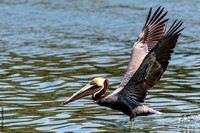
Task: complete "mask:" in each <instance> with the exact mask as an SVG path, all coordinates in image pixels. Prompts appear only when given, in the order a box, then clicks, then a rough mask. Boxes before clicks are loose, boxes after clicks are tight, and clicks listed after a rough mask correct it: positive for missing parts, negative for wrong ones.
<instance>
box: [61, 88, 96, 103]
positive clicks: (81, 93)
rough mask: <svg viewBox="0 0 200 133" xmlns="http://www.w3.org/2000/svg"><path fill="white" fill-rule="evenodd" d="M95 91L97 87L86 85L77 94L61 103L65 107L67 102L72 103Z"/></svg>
mask: <svg viewBox="0 0 200 133" xmlns="http://www.w3.org/2000/svg"><path fill="white" fill-rule="evenodd" d="M97 90H98V86H94V85H91V84H87V85H86V86H84V87H83V88H82V89H80V90H79V91H78V92H76V93H75V94H74V95H72V96H71V97H70V98H69V99H68V100H66V101H65V102H64V103H63V105H65V104H67V103H69V102H72V101H74V100H77V99H80V98H81V97H84V96H88V95H91V94H93V93H94V92H95V91H97Z"/></svg>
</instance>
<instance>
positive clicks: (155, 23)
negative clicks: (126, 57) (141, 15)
mask: <svg viewBox="0 0 200 133" xmlns="http://www.w3.org/2000/svg"><path fill="white" fill-rule="evenodd" d="M163 10H164V8H162V9H161V7H159V8H158V9H157V10H156V11H155V13H154V14H153V15H152V17H151V12H152V8H151V9H150V11H149V14H148V16H147V20H146V22H145V25H144V27H143V30H142V32H141V33H140V35H139V37H138V39H137V41H136V43H135V44H134V45H133V49H132V54H131V58H130V61H129V64H128V68H127V70H126V73H125V75H124V77H123V79H122V81H121V84H120V87H121V88H123V87H124V86H125V85H126V84H127V83H128V81H129V80H130V78H131V77H132V76H133V74H134V73H135V72H136V70H137V69H138V67H139V66H140V64H141V63H142V61H143V59H144V57H145V56H146V55H147V54H148V53H149V51H150V50H151V49H152V48H153V47H154V46H155V45H156V43H157V42H158V41H159V40H160V39H161V38H162V37H163V34H164V29H165V26H166V24H165V23H166V22H167V21H168V19H164V17H165V16H166V15H167V12H165V13H164V14H163ZM163 19H164V20H163Z"/></svg>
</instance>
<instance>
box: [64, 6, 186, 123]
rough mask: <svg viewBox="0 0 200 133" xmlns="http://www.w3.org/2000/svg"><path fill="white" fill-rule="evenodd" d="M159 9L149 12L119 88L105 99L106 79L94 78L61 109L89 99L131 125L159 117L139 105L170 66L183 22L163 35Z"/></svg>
mask: <svg viewBox="0 0 200 133" xmlns="http://www.w3.org/2000/svg"><path fill="white" fill-rule="evenodd" d="M163 11H164V8H161V7H159V8H158V9H157V10H156V11H155V12H154V13H153V15H152V13H151V12H152V8H151V9H150V10H149V14H148V16H147V19H146V23H145V25H144V27H143V29H142V32H141V33H140V35H139V37H138V39H137V41H136V42H135V44H134V45H133V48H132V54H131V57H130V61H129V64H128V68H127V70H126V72H125V75H124V77H123V79H122V81H121V83H120V85H119V87H118V88H117V89H116V90H115V91H113V92H112V93H110V94H108V95H103V94H104V93H105V92H106V89H107V88H108V83H109V82H108V79H105V78H101V77H97V78H94V79H93V80H91V81H90V82H89V83H88V84H87V85H86V86H84V87H83V88H82V89H80V90H79V91H78V92H76V93H75V94H74V95H72V96H71V97H70V98H69V99H68V100H66V101H65V102H64V103H63V105H65V104H67V103H69V102H72V101H74V100H77V99H80V98H81V97H84V96H88V95H92V99H93V100H94V101H95V102H96V103H98V104H99V105H102V106H107V107H110V108H112V109H115V110H120V111H122V112H123V113H124V114H126V115H128V116H130V120H131V121H134V118H135V117H137V116H146V115H150V114H162V113H161V112H159V111H156V110H154V109H151V108H149V107H147V106H144V105H142V102H144V99H145V97H146V96H147V93H148V90H149V89H150V88H152V87H153V86H154V85H155V84H156V83H157V82H158V81H159V80H160V78H161V76H162V74H163V73H164V71H165V70H166V68H167V65H168V64H169V60H170V59H171V54H172V53H173V51H174V48H175V46H176V42H177V40H178V38H179V36H180V35H181V33H180V32H181V31H182V30H183V29H184V28H181V25H182V24H183V22H182V21H178V20H175V21H174V23H173V24H172V25H171V27H170V28H169V29H168V30H167V31H166V28H167V23H168V20H169V19H165V16H166V15H167V12H163Z"/></svg>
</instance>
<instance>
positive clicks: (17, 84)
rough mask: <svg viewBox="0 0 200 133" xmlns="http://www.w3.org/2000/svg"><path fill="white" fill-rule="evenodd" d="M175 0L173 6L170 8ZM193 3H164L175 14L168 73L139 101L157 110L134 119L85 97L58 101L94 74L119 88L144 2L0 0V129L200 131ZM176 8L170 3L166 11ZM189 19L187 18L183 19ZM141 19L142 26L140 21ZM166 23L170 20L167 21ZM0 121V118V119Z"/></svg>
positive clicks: (146, 6)
mask: <svg viewBox="0 0 200 133" xmlns="http://www.w3.org/2000/svg"><path fill="white" fill-rule="evenodd" d="M178 4H180V5H181V6H180V5H178ZM199 4H200V3H199V1H194V2H191V1H190V2H188V1H180V2H179V3H177V2H175V1H168V2H167V3H166V4H164V6H165V7H166V9H167V10H168V11H169V14H168V17H169V18H171V19H172V20H175V19H176V18H180V19H183V21H184V26H185V30H184V31H183V34H182V36H181V37H180V39H179V43H178V45H177V47H176V49H175V53H174V55H173V57H172V60H171V62H170V65H169V67H168V70H167V71H166V72H165V74H164V75H163V77H162V79H161V81H160V82H159V83H158V84H157V85H156V86H155V87H154V88H153V89H152V90H150V92H149V95H148V97H147V99H146V103H145V105H147V106H149V107H151V108H153V109H155V110H158V111H161V112H163V113H164V115H151V116H148V117H138V118H137V119H136V120H135V123H134V125H132V124H133V123H132V124H131V123H129V122H128V120H129V118H128V117H127V116H125V115H123V114H122V113H121V112H118V111H115V110H111V109H109V108H106V107H100V106H98V105H97V104H94V103H93V101H92V100H91V97H86V98H83V99H80V100H78V101H75V102H73V103H70V104H68V105H66V106H61V103H62V102H63V101H65V100H66V99H67V98H68V97H69V96H71V95H72V94H73V93H74V92H76V91H77V90H78V89H80V88H81V87H82V86H83V85H85V84H86V83H88V82H89V81H90V80H91V79H93V78H94V77H106V78H108V79H109V81H110V85H109V90H108V92H111V91H113V90H114V89H115V88H117V86H118V85H119V82H120V80H121V78H122V76H123V74H124V71H125V69H126V66H127V64H128V60H129V55H130V51H131V47H132V45H133V43H134V42H135V40H136V39H137V36H138V34H139V33H140V31H141V28H142V26H143V24H144V23H143V22H144V21H145V19H146V15H147V12H148V10H149V8H150V7H154V9H155V8H157V7H158V5H163V3H159V2H151V3H147V2H145V1H143V0H142V1H140V2H138V1H137V2H136V1H131V0H130V1H126V2H124V1H79V0H78V1H62V0H59V1H53V0H48V1H41V0H37V1H27V0H20V1H17V2H16V1H7V2H6V1H1V2H0V12H1V13H0V17H1V21H0V36H1V38H0V64H1V66H0V75H1V79H0V106H1V107H3V108H4V111H3V118H2V117H1V122H3V123H4V127H2V126H1V129H2V128H3V130H4V131H5V132H11V131H12V132H24V131H28V132H39V131H41V132H42V131H45V132H48V131H50V132H131V131H132V132H148V131H158V132H159V131H171V132H175V131H176V132H195V131H198V130H199V129H200V116H199V112H200V107H199V105H200V97H199V96H200V91H199V88H200V83H199V81H200V71H199V70H200V56H199V51H200V45H199V42H200V39H199V38H200V36H199V32H198V31H200V28H199V27H200V22H199V18H198V17H197V16H198V15H194V14H197V13H198V12H199V10H200V9H199V8H198V6H197V5H199ZM174 7H176V8H174ZM191 20H192V21H191ZM141 22H142V23H141ZM170 22H172V21H170ZM2 119H4V120H2Z"/></svg>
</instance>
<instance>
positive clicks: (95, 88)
mask: <svg viewBox="0 0 200 133" xmlns="http://www.w3.org/2000/svg"><path fill="white" fill-rule="evenodd" d="M108 83H109V82H108V80H107V79H104V78H100V77H99V78H94V79H93V80H92V81H91V82H89V83H88V84H87V85H86V86H84V87H83V88H82V89H80V90H79V91H78V92H76V93H75V94H74V95H72V96H71V97H70V98H69V99H67V100H66V101H65V102H64V103H63V105H65V104H67V103H69V102H72V101H74V100H77V99H80V98H81V97H84V96H88V95H92V99H93V100H95V101H97V100H98V99H99V98H100V97H101V95H103V94H104V93H105V92H106V89H107V87H108Z"/></svg>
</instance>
